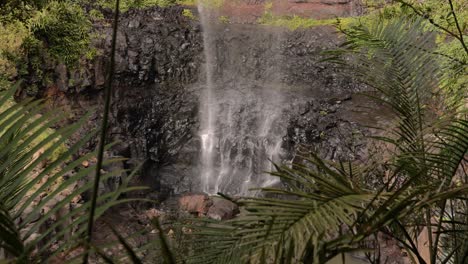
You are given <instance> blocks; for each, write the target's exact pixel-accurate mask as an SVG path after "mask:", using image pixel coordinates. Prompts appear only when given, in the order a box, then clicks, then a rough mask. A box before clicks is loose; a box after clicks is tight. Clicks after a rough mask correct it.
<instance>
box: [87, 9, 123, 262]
mask: <svg viewBox="0 0 468 264" xmlns="http://www.w3.org/2000/svg"><path fill="white" fill-rule="evenodd" d="M119 5H120V0H116V1H115V12H114V25H113V29H112V44H111V57H110V64H109V68H108V72H107V80H106V87H105V104H104V113H103V117H102V124H101V131H100V139H99V146H98V157H97V164H96V177H95V178H94V186H93V193H92V198H91V208H90V211H89V218H88V227H87V230H86V231H87V236H86V243H85V254H84V257H83V263H88V257H89V245H90V244H91V240H92V234H93V225H94V217H95V213H96V202H97V197H98V195H99V194H98V192H99V182H100V178H101V169H102V163H103V160H104V147H105V145H106V135H107V127H108V123H109V110H110V103H111V98H112V80H113V79H114V69H115V50H116V43H117V27H118V22H119V12H120V9H119Z"/></svg>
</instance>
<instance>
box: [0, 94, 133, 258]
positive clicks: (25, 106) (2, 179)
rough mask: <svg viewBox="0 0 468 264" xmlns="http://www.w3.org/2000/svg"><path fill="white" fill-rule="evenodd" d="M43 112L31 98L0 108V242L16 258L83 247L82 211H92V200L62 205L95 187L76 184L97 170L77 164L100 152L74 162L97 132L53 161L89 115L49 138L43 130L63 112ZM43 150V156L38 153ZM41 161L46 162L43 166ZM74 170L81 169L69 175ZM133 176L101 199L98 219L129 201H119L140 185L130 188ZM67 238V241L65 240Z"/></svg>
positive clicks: (3, 99) (4, 96) (0, 98)
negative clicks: (72, 206) (74, 205)
mask: <svg viewBox="0 0 468 264" xmlns="http://www.w3.org/2000/svg"><path fill="white" fill-rule="evenodd" d="M14 91H15V90H14V89H9V90H7V91H3V92H0V104H1V105H4V104H5V102H7V100H9V99H10V98H11V96H12V95H13V93H14ZM43 111H45V109H44V106H43V105H42V104H41V103H40V102H28V101H26V102H23V103H20V104H12V105H11V106H10V107H6V108H1V109H0V127H2V130H1V131H0V146H1V148H0V201H1V204H0V233H1V234H2V235H1V236H0V245H1V247H2V248H3V249H5V250H6V252H7V254H8V256H11V258H12V259H16V260H19V259H22V260H24V261H27V260H28V259H31V258H32V256H33V255H35V256H41V255H44V254H45V255H46V256H47V258H49V257H53V256H55V255H57V254H60V253H62V252H63V251H65V250H67V249H70V248H73V247H75V246H77V245H79V244H80V243H81V238H82V235H83V234H84V232H85V231H86V228H84V223H86V220H87V217H86V216H87V215H86V214H83V212H85V211H86V210H88V209H89V207H90V202H84V203H82V204H81V206H80V207H78V208H75V209H73V210H65V212H63V209H65V208H67V207H68V205H69V203H70V202H71V201H72V200H73V199H74V198H76V197H77V196H79V195H80V194H82V193H84V192H87V191H89V190H90V189H91V188H92V186H93V185H92V183H85V184H83V185H79V186H77V187H75V185H76V183H77V182H79V181H83V180H84V179H85V178H86V177H87V176H88V175H91V174H92V172H93V171H94V170H95V167H94V166H90V167H88V168H82V169H78V167H79V166H80V165H81V163H82V162H83V161H84V160H88V159H90V158H92V157H93V156H94V155H95V154H96V153H89V154H87V155H85V156H83V157H80V158H78V159H75V160H72V161H69V160H70V159H71V157H72V155H74V154H75V153H76V152H77V151H78V150H79V149H80V148H81V147H82V146H83V145H84V144H86V142H87V141H88V140H89V139H90V138H91V137H92V136H93V135H95V132H91V133H89V134H88V135H87V136H85V137H84V138H82V139H80V140H79V141H78V142H77V143H75V144H72V145H70V146H69V149H68V151H65V152H62V153H61V154H60V155H58V157H56V159H55V160H50V157H51V156H52V155H53V153H54V152H55V151H56V150H57V149H58V148H60V147H61V144H62V142H65V141H66V140H67V139H68V138H70V136H71V135H72V134H73V133H75V132H76V131H77V129H79V128H80V126H81V125H82V124H83V122H85V121H86V118H87V116H85V117H83V118H82V119H81V120H80V121H79V122H77V123H76V124H73V125H71V126H67V127H63V128H61V129H59V130H57V131H55V132H54V133H52V134H50V135H49V136H47V137H46V138H45V139H44V138H41V137H42V134H43V133H44V132H45V131H46V130H47V129H49V127H51V126H54V125H56V124H57V123H58V122H60V121H61V120H63V119H64V116H63V115H61V114H60V113H59V112H58V111H54V112H48V111H45V113H43V114H42V115H41V116H40V117H38V113H40V112H43ZM38 139H40V140H38ZM39 152H41V153H42V154H37V153H39ZM116 161H119V159H115V160H108V161H106V163H111V162H116ZM65 162H68V163H65ZM40 164H43V166H44V167H42V169H41V167H40V166H39V165H40ZM44 164H45V165H44ZM72 171H76V173H74V174H70V173H71V172H72ZM121 173H122V172H121V171H113V172H109V173H106V174H105V175H103V177H102V179H101V180H102V181H105V180H106V179H108V178H109V177H112V176H115V175H120V174H121ZM130 179H131V177H129V178H127V179H125V180H124V182H123V184H122V185H121V186H120V187H119V188H118V189H117V190H116V191H115V192H112V193H107V194H105V195H103V196H101V197H99V199H98V202H99V203H98V204H99V206H98V207H97V208H96V216H95V217H96V218H97V217H99V216H100V215H102V214H103V213H104V212H105V211H106V210H107V209H108V208H109V207H111V206H113V205H115V204H119V203H124V202H125V201H126V200H125V199H124V200H118V198H119V196H120V195H121V194H123V193H125V192H128V191H132V190H138V189H141V188H139V187H128V184H129V181H130ZM43 193H46V196H45V197H42V198H41V199H39V202H38V203H37V204H35V205H34V206H31V205H32V203H33V202H34V201H36V200H37V199H38V197H39V196H41V195H43ZM51 203H53V204H54V207H53V208H51V207H50V204H51ZM45 208H47V209H45ZM44 210H45V213H43V212H44ZM58 215H59V217H57V216H58ZM53 216H55V217H57V220H56V221H55V222H54V223H53V224H51V225H47V228H44V227H45V225H44V224H45V222H46V221H47V220H48V219H49V218H50V217H53ZM64 237H68V239H66V240H65V239H64ZM57 241H60V244H59V248H58V250H56V251H55V252H48V250H49V248H50V245H51V244H52V243H56V242H57ZM33 252H35V253H33ZM46 253H47V254H46ZM51 253H53V254H51Z"/></svg>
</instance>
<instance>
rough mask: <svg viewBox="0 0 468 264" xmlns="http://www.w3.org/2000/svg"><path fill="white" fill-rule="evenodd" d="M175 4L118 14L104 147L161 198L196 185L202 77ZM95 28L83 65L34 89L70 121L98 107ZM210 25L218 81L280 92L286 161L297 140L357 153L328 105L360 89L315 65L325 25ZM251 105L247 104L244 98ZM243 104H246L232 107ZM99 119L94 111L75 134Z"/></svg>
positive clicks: (199, 47)
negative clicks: (111, 144) (108, 138)
mask: <svg viewBox="0 0 468 264" xmlns="http://www.w3.org/2000/svg"><path fill="white" fill-rule="evenodd" d="M182 11H183V8H181V7H171V8H156V7H155V8H149V9H145V10H130V11H129V12H127V13H125V14H123V17H122V18H121V22H120V29H119V37H118V45H117V58H116V60H117V65H116V66H117V67H116V69H117V72H116V80H115V83H114V89H115V90H114V91H115V93H114V98H113V104H112V112H111V122H112V125H111V127H112V129H111V131H110V134H111V135H112V139H113V140H120V141H122V143H121V144H120V145H119V148H118V149H115V150H113V152H114V153H113V154H115V155H118V156H124V157H127V158H130V160H129V161H127V162H126V163H125V164H123V166H124V167H125V168H132V167H135V166H136V165H138V164H140V163H142V162H143V163H144V166H143V173H142V178H141V179H140V183H143V184H146V185H149V186H150V187H152V188H153V189H154V190H156V191H157V193H158V198H160V199H165V198H166V197H168V196H169V195H172V194H177V193H184V192H195V191H199V190H200V189H199V169H200V168H199V167H198V161H199V154H200V138H199V135H198V131H199V117H198V114H199V100H200V98H199V97H200V95H201V94H202V93H201V91H202V89H204V87H205V83H206V80H205V77H204V76H205V74H204V68H203V67H202V66H203V63H204V57H203V54H202V53H203V41H202V28H201V27H200V25H199V22H198V21H196V20H190V19H189V18H187V17H185V16H183V15H182ZM96 30H97V32H99V35H100V36H101V37H100V38H98V39H97V40H96V41H95V46H96V47H97V48H98V49H99V50H100V52H101V54H102V55H99V56H97V57H96V58H95V59H93V60H92V61H89V62H86V63H83V65H82V66H83V67H82V68H80V70H79V71H77V70H70V69H63V67H62V66H60V67H56V69H55V68H54V70H56V74H55V78H56V79H55V80H54V85H52V86H49V87H44V88H43V89H42V91H43V92H42V94H43V96H47V97H49V98H50V99H52V100H51V101H52V102H54V104H55V105H62V106H66V108H68V109H69V110H70V112H71V113H72V114H73V116H74V118H77V117H79V116H81V115H82V114H83V113H84V112H86V111H87V110H89V109H91V108H92V107H96V106H97V107H98V110H99V107H100V105H102V104H101V102H102V96H103V89H102V88H103V85H104V81H105V66H106V61H107V58H108V55H109V50H110V35H111V34H110V32H111V29H110V27H109V25H96ZM215 30H216V31H215V32H216V34H215V36H214V39H213V41H214V42H215V43H216V45H215V47H216V49H215V50H214V51H212V52H214V53H215V56H216V58H217V60H216V61H217V65H215V66H216V67H215V68H216V72H215V76H216V80H215V81H216V82H217V83H218V84H219V86H220V87H229V86H233V85H239V83H240V82H239V81H238V80H239V79H243V80H248V81H249V82H248V83H245V85H243V86H242V88H241V89H240V90H238V91H239V92H240V93H244V92H245V93H249V92H255V91H256V89H257V88H256V87H259V86H265V85H268V87H271V89H272V91H279V92H280V93H281V94H282V96H284V98H283V100H282V103H283V104H284V109H286V111H284V113H282V116H281V118H280V121H281V123H283V124H287V127H286V129H285V132H284V137H283V143H282V148H283V149H284V150H285V151H286V152H287V153H286V155H285V159H286V158H287V159H289V160H290V159H291V158H293V157H294V155H295V152H296V151H297V150H298V149H299V147H300V146H307V147H310V148H312V149H315V150H318V151H319V153H321V154H323V155H324V156H326V157H329V158H338V157H340V158H343V159H355V158H359V157H358V156H357V155H356V154H354V153H352V151H348V150H347V149H346V148H345V147H344V146H345V145H347V144H354V146H353V147H355V148H359V147H360V144H361V143H359V142H361V141H360V139H359V140H356V138H354V132H355V130H356V131H357V132H358V134H359V133H361V132H360V131H361V128H360V127H359V125H358V124H356V123H353V122H351V121H349V120H347V119H346V116H343V115H338V114H337V112H339V111H337V109H340V108H342V105H345V104H346V103H347V100H348V99H349V98H350V96H351V95H352V94H353V93H355V92H359V91H362V90H363V89H364V87H363V86H361V85H359V84H358V83H357V82H355V81H354V80H353V79H352V78H350V77H347V76H346V75H344V74H342V73H341V70H340V69H338V68H336V67H335V66H333V65H330V64H327V63H322V62H320V60H321V59H322V58H323V57H322V55H321V52H322V51H323V50H326V49H331V48H333V47H336V46H337V45H338V44H339V43H340V39H339V38H338V37H337V36H336V34H335V33H334V30H333V29H332V28H330V27H316V28H311V29H307V30H298V31H294V32H290V31H287V30H284V29H279V28H269V27H263V26H262V27H259V26H256V25H226V24H221V25H218V26H216V29H215ZM274 43H277V44H274ZM278 84H279V85H278ZM226 90H227V88H226V89H221V90H219V91H217V93H219V94H220V95H222V94H223V93H224V92H225V91H226ZM226 96H229V94H226ZM260 104H261V102H256V101H252V102H251V104H250V105H251V106H255V105H260ZM250 110H251V108H250V107H249V106H248V105H247V106H246V107H243V108H240V109H239V111H241V112H244V113H248V111H250ZM99 119H100V111H96V112H95V113H94V114H93V116H92V117H91V119H90V121H89V122H88V126H87V127H86V128H84V129H83V131H82V133H86V131H87V129H90V128H94V127H95V126H96V123H97V122H98V120H99ZM94 143H95V142H94ZM88 147H89V148H93V147H94V145H93V143H92V144H90V145H89V146H88Z"/></svg>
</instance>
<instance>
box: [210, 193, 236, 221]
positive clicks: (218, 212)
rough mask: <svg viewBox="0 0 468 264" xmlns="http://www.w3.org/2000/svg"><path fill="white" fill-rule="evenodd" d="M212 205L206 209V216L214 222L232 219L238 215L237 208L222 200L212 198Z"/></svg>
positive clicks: (233, 204)
mask: <svg viewBox="0 0 468 264" xmlns="http://www.w3.org/2000/svg"><path fill="white" fill-rule="evenodd" d="M212 199H213V205H212V206H211V207H210V209H208V213H207V216H208V217H209V218H211V219H215V220H229V219H233V218H234V217H235V216H236V215H237V214H238V213H239V206H237V204H235V203H233V202H231V201H228V200H226V199H223V198H219V197H213V198H212Z"/></svg>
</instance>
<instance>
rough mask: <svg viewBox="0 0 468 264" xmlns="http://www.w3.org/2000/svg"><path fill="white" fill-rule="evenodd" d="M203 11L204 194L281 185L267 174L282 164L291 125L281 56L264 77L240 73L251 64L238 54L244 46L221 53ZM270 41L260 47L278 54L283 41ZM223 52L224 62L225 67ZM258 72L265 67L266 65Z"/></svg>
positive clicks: (272, 59)
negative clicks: (285, 116) (285, 119)
mask: <svg viewBox="0 0 468 264" xmlns="http://www.w3.org/2000/svg"><path fill="white" fill-rule="evenodd" d="M198 11H199V14H200V21H201V24H202V28H203V41H204V56H205V61H206V63H205V74H206V76H205V80H206V81H205V83H204V89H203V92H202V94H201V96H200V130H199V137H200V139H201V157H200V174H201V186H202V191H203V192H205V193H208V194H216V193H218V192H222V193H225V194H229V195H247V194H249V195H252V194H253V193H251V192H249V189H251V188H256V187H267V186H271V185H275V184H277V183H278V182H279V180H278V178H276V177H272V176H270V175H269V174H268V173H267V172H269V171H273V170H274V166H273V163H272V162H280V161H281V155H282V145H283V136H284V135H285V134H286V127H285V126H286V124H284V122H281V120H282V115H283V111H284V108H285V107H284V106H283V99H282V98H283V96H282V93H283V92H284V91H282V87H281V83H280V76H281V69H280V68H281V65H280V63H277V62H278V58H277V57H278V56H280V55H279V54H273V55H271V56H270V55H269V54H266V55H264V56H263V57H265V58H267V59H266V60H268V62H269V64H271V65H272V66H270V67H267V66H265V70H264V71H262V73H261V74H260V76H258V74H256V75H255V76H254V74H252V75H250V74H249V73H245V72H244V73H241V70H239V69H242V67H243V65H242V64H243V63H245V60H247V59H244V60H242V59H239V58H241V57H243V56H244V55H245V54H239V52H240V51H239V49H238V48H240V47H239V46H237V47H233V48H230V49H227V50H219V47H217V45H216V37H217V35H216V34H217V31H216V30H217V27H216V26H215V24H214V23H215V22H213V20H211V19H210V14H211V13H210V12H211V9H209V8H207V7H205V6H203V4H201V3H199V4H198ZM271 39H273V40H274V41H270V42H271V43H261V44H262V45H272V47H274V48H276V50H277V49H278V47H279V45H280V37H279V36H273V37H272V38H271ZM228 41H229V40H228ZM242 45H243V44H242ZM244 48H245V47H244ZM247 48H250V47H247ZM252 48H253V47H252ZM267 50H269V51H270V50H272V49H267ZM219 52H220V53H222V55H223V56H224V57H225V59H224V60H223V62H222V63H221V62H220V61H219V60H220V59H219V58H218V53H219ZM265 64H268V63H265ZM259 67H264V65H263V63H262V65H260V66H259ZM226 79H229V81H226Z"/></svg>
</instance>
